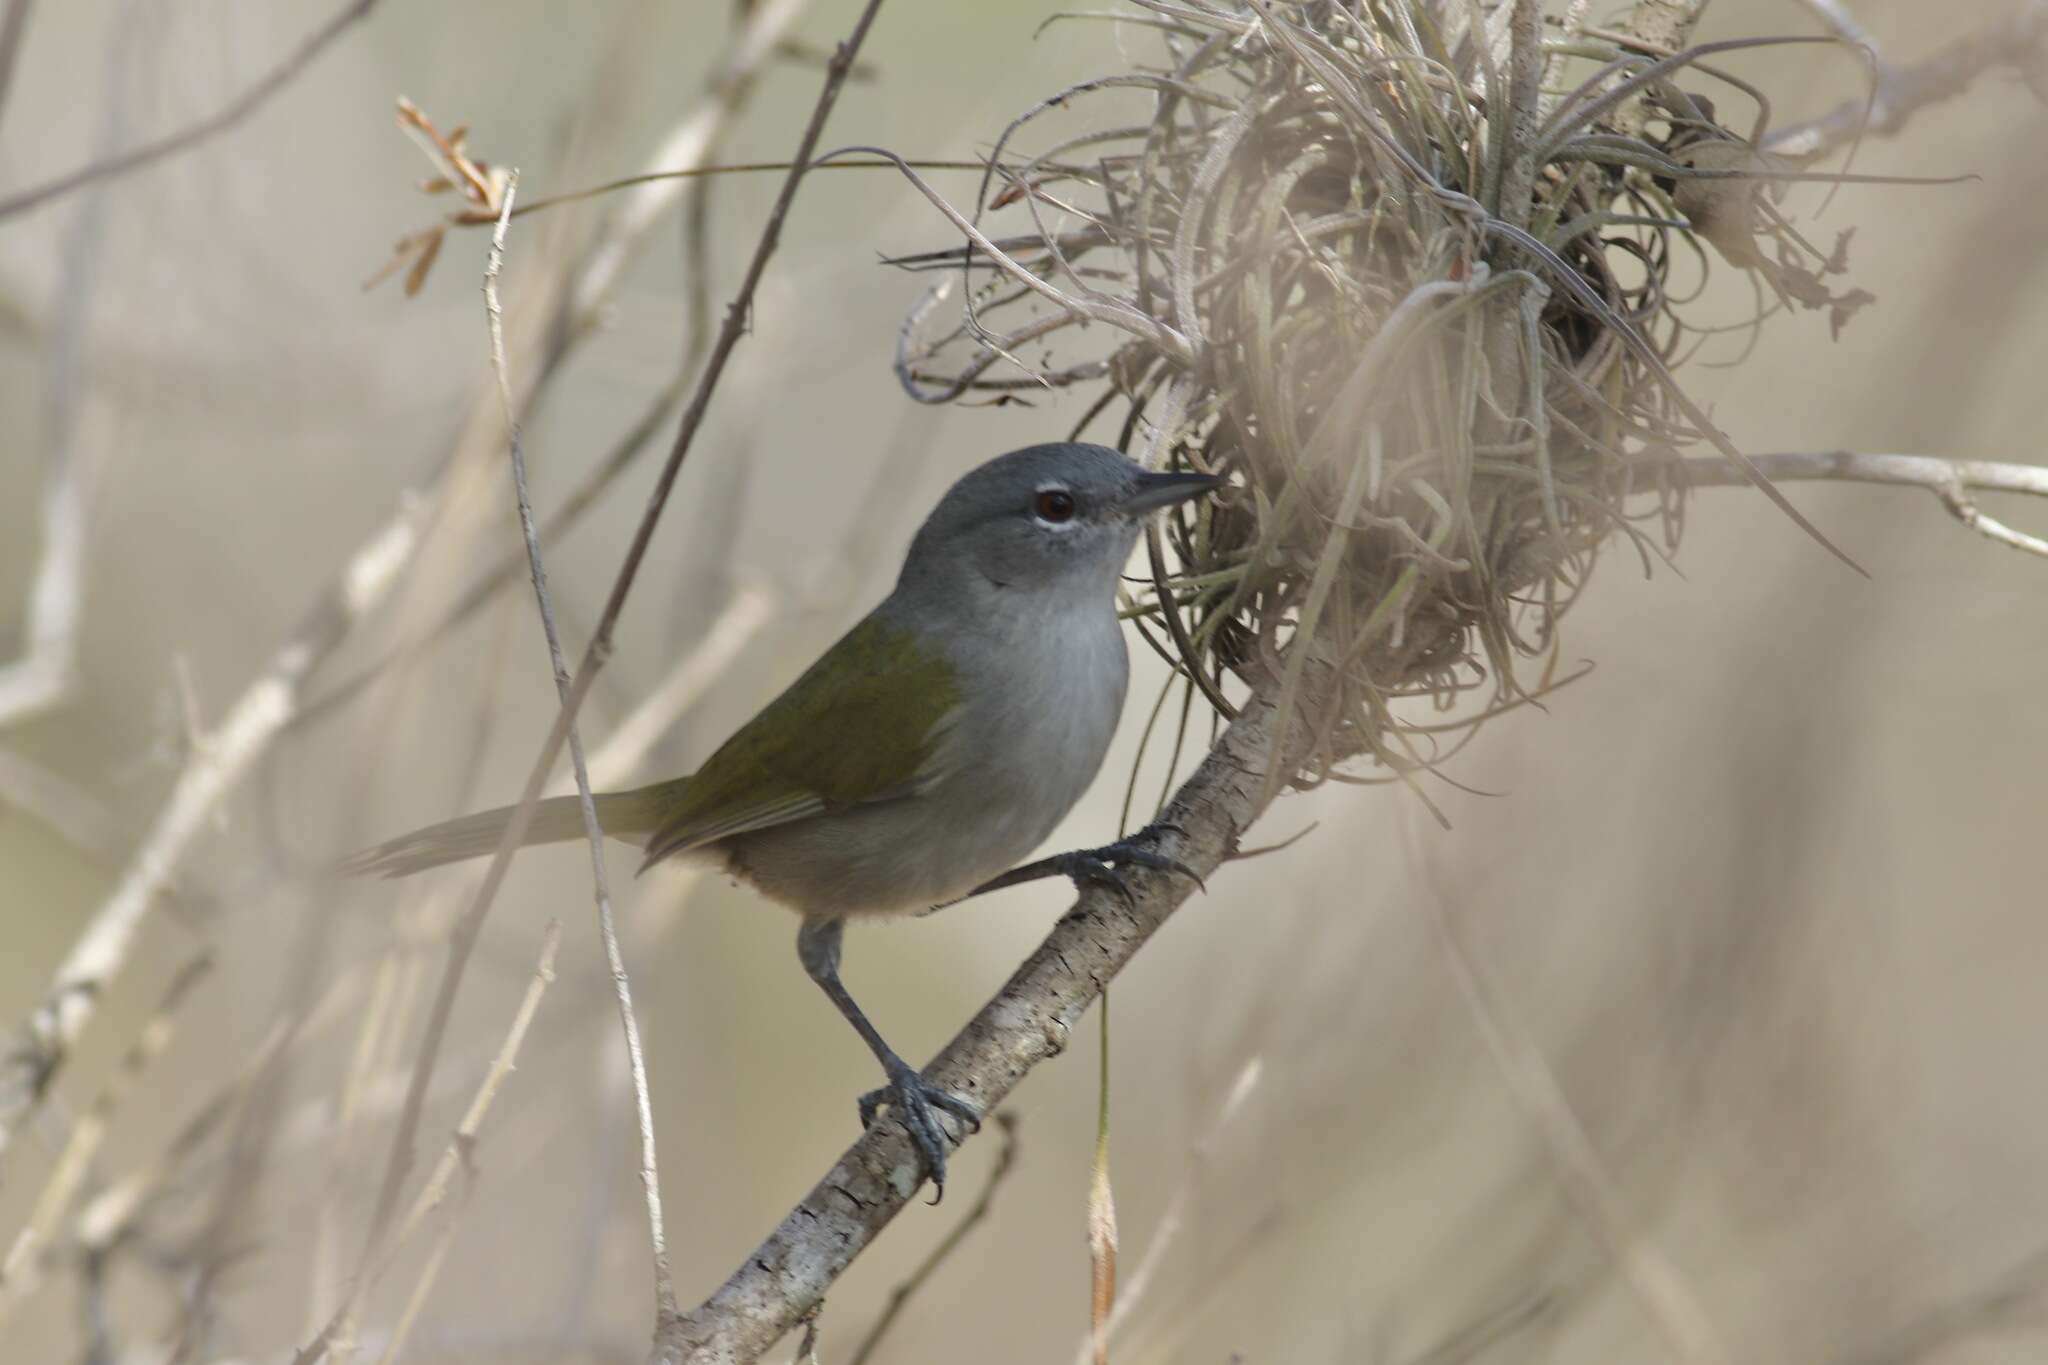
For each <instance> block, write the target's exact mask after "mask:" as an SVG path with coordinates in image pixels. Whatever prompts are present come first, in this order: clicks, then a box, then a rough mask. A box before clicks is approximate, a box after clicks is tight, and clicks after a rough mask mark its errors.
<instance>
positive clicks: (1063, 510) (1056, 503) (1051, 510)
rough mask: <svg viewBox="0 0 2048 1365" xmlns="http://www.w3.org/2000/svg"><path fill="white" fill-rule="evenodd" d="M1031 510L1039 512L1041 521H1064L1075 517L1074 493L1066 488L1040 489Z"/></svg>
mask: <svg viewBox="0 0 2048 1365" xmlns="http://www.w3.org/2000/svg"><path fill="white" fill-rule="evenodd" d="M1031 510H1032V511H1033V512H1036V513H1037V514H1038V519H1039V520H1040V521H1050V522H1062V521H1072V520H1073V519H1074V495H1073V494H1072V493H1069V492H1068V491H1067V490H1066V489H1064V488H1045V489H1041V490H1039V494H1038V497H1037V499H1036V500H1035V501H1034V502H1033V503H1032V504H1031Z"/></svg>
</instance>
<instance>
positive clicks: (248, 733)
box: [0, 497, 426, 1153]
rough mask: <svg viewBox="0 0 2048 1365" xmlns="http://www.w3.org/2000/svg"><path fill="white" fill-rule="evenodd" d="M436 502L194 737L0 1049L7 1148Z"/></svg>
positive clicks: (367, 557) (407, 514)
mask: <svg viewBox="0 0 2048 1365" xmlns="http://www.w3.org/2000/svg"><path fill="white" fill-rule="evenodd" d="M425 508H426V502H425V500H423V499H420V498H417V497H407V498H404V499H401V500H400V504H399V512H398V514H397V515H396V516H395V517H393V518H392V520H391V521H389V522H387V523H386V524H385V525H383V526H382V527H380V528H379V529H378V530H377V531H376V533H375V534H373V535H372V536H371V537H370V538H369V539H368V540H366V541H365V542H363V544H362V545H361V546H359V547H358V548H357V549H356V551H355V552H354V553H353V554H351V555H350V556H349V558H348V559H347V561H346V562H345V563H344V564H343V565H342V569H341V572H340V574H339V575H337V576H336V578H335V580H334V581H333V582H332V583H330V584H329V585H328V587H327V589H326V590H325V592H324V593H323V594H322V595H321V597H320V599H319V600H318V601H317V602H316V603H314V605H313V608H312V610H311V611H309V612H308V613H307V614H306V616H305V618H304V619H303V620H302V621H301V622H300V623H299V625H298V627H297V628H296V629H295V630H293V631H292V632H291V633H290V634H289V635H288V636H286V638H285V640H284V643H283V644H281V645H279V646H278V648H277V649H276V651H275V652H273V653H272V654H271V656H270V660H269V662H268V663H267V664H266V665H265V667H264V668H263V670H262V671H261V672H260V673H258V674H257V676H256V678H255V680H254V681H253V682H251V683H250V684H249V686H248V688H247V689H246V690H245V691H244V692H243V693H242V695H241V697H240V698H239V699H238V700H237V701H236V702H235V704H234V706H233V707H232V708H231V709H230V710H229V712H228V714H227V716H226V717H225V718H224V719H223V720H222V721H221V723H220V725H219V726H218V727H217V728H216V729H214V730H213V731H212V732H210V733H207V734H202V735H195V736H193V737H192V739H193V742H192V749H191V754H190V756H189V757H188V758H187V760H186V763H185V768H184V771H183V772H181V773H180V774H179V776H178V780H177V783H176V785H175V786H174V787H173V788H172V789H171V795H170V799H169V800H168V801H166V802H165V803H164V806H163V809H162V810H161V811H160V812H159V813H158V815H157V818H156V822H155V823H154V824H153V825H152V826H151V828H150V831H149V834H148V835H147V836H146V837H145V838H144V840H143V842H142V845H141V847H140V848H138V849H137V850H136V853H135V856H134V858H133V859H132V860H131V861H130V863H129V865H128V869H127V871H126V872H125V873H124V874H123V875H122V877H121V879H120V881H119V883H118V884H117V885H116V886H115V888H114V892H113V894H112V895H110V896H109V897H108V898H107V900H106V901H105V903H104V904H102V905H101V907H100V909H99V911H98V913H96V914H95V915H94V916H93V917H92V919H91V920H90V921H89V922H88V923H87V925H86V929H85V932H84V933H83V934H81V935H80V936H79V938H78V941H77V942H76V943H75V944H74V945H73V946H72V949H71V952H70V953H69V954H68V955H67V956H66V957H65V959H64V961H63V963H62V964H61V965H60V966H59V967H58V968H57V971H56V974H55V976H54V977H53V978H52V980H51V982H50V985H49V987H48V988H47V989H46V990H45V991H44V992H43V997H42V1001H41V1003H40V1004H38V1005H37V1006H36V1008H35V1011H34V1012H33V1013H32V1014H31V1015H30V1016H29V1018H28V1020H27V1022H26V1023H24V1024H23V1025H22V1028H21V1031H20V1035H19V1036H18V1038H17V1039H16V1041H15V1044H14V1046H13V1048H12V1049H11V1050H10V1051H9V1052H8V1053H7V1055H6V1056H5V1057H0V1153H4V1152H5V1150H6V1147H7V1143H8V1141H9V1139H10V1138H11V1136H12V1135H13V1133H14V1130H15V1129H16V1128H17V1127H19V1126H20V1124H21V1122H22V1120H23V1119H24V1118H26V1117H27V1115H28V1113H29V1111H30V1110H31V1109H33V1108H34V1107H35V1105H36V1103H37V1102H38V1101H39V1100H40V1099H41V1097H42V1095H43V1093H44V1091H45V1090H46V1089H47V1088H48V1086H49V1084H50V1082H51V1080H52V1079H53V1078H54V1076H55V1074H56V1072H57V1070H58V1068H60V1067H61V1066H62V1065H63V1063H64V1060H65V1058H66V1057H67V1056H68V1055H69V1053H70V1050H71V1046H72V1044H74V1043H75V1042H77V1040H78V1037H79V1035H80V1034H81V1033H83V1032H84V1031H85V1027H86V1025H87V1024H89V1023H91V1022H92V1019H93V1017H94V1015H95V1014H96V1013H97V1011H98V1008H99V1003H100V1001H101V1000H102V999H104V998H105V996H106V992H107V989H108V987H109V986H110V985H111V984H112V982H113V979H114V977H115V975H116V974H117V973H118V972H119V971H120V970H121V968H122V967H123V966H124V965H126V963H127V960H128V953H129V951H130V949H131V948H132V947H133V945H134V940H135V935H136V932H137V931H138V930H139V929H140V928H141V927H142V924H143V922H144V921H145V920H146V919H147V918H148V917H149V914H150V912H151V911H152V910H153V909H155V908H156V906H158V905H159V904H161V903H162V900H163V898H164V894H165V892H166V891H168V890H169V888H170V884H171V879H172V877H173V875H174V874H175V873H176V871H177V867H178V864H179V862H180V861H181V860H182V859H183V858H184V856H185V853H186V852H187V850H188V849H189V848H190V847H191V844H192V841H193V840H194V839H195V838H197V837H198V835H199V833H200V831H201V830H203V829H205V828H206V827H207V822H208V821H209V820H210V819H211V817H212V815H213V812H214V809H215V807H216V806H217V805H218V804H219V802H220V800H221V799H222V798H223V797H225V796H226V795H227V794H228V793H229V792H230V791H232V790H234V788H235V786H236V785H237V784H238V783H240V781H241V780H242V779H243V778H244V777H246V776H247V775H248V774H249V771H250V769H251V768H252V767H253V766H254V765H255V763H256V761H257V759H258V758H259V757H260V756H261V755H262V753H263V752H264V750H265V748H266V747H267V746H268V745H269V743H270V741H271V740H272V739H274V738H275V737H276V736H277V734H278V732H279V731H280V730H281V729H282V728H283V726H284V724H285V722H286V721H288V720H289V719H290V718H291V714H292V711H293V709H294V708H295V707H296V705H297V703H298V696H299V689H300V687H301V686H302V685H303V684H304V683H305V680H306V677H307V675H308V674H309V673H311V672H312V670H313V669H314V667H315V666H317V665H318V664H319V662H320V660H322V659H323V658H325V657H326V656H327V654H328V652H329V651H330V650H332V649H333V648H334V647H335V646H336V645H338V644H339V643H340V642H341V641H342V639H343V637H345V636H346V635H347V634H348V632H349V630H350V629H351V628H352V627H353V626H354V625H355V624H356V622H358V621H360V620H361V619H362V618H363V616H364V614H365V613H366V612H368V611H369V610H370V608H371V607H373V606H375V605H376V604H377V603H378V602H379V601H381V600H382V599H383V596H384V594H385V593H386V592H387V591H388V590H389V589H390V587H391V585H392V583H393V582H395V581H396V580H397V578H398V576H399V574H400V573H401V572H402V571H403V570H404V569H405V567H406V565H407V564H408V563H410V562H411V560H412V557H413V554H414V552H415V551H416V550H417V549H418V548H419V538H420V530H421V527H422V524H423V522H424V520H425Z"/></svg>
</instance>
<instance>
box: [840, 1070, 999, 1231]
mask: <svg viewBox="0 0 2048 1365" xmlns="http://www.w3.org/2000/svg"><path fill="white" fill-rule="evenodd" d="M883 1066H884V1068H885V1069H886V1070H887V1071H888V1073H889V1083H888V1084H887V1085H885V1086H883V1087H881V1088H880V1089H879V1090H870V1091H869V1092H868V1093H867V1094H865V1095H862V1096H861V1097H860V1126H861V1127H862V1128H872V1127H874V1126H875V1116H876V1114H877V1113H878V1112H879V1111H880V1110H881V1108H882V1107H883V1106H884V1105H887V1106H888V1107H889V1110H890V1112H892V1113H894V1114H895V1115H896V1117H897V1118H898V1119H899V1120H900V1121H901V1122H902V1124H903V1127H904V1130H905V1131H907V1132H908V1133H909V1134H910V1141H911V1142H912V1144H913V1145H915V1146H916V1148H917V1154H918V1157H919V1159H920V1160H922V1161H923V1162H924V1169H925V1173H926V1174H928V1175H930V1176H931V1178H932V1188H933V1189H934V1190H935V1191H936V1193H934V1194H933V1196H932V1203H934V1204H936V1203H938V1202H939V1201H940V1200H941V1199H944V1198H945V1197H946V1147H947V1144H948V1142H949V1141H950V1139H949V1138H948V1137H947V1134H946V1129H945V1126H944V1125H943V1124H942V1123H940V1121H939V1111H941V1110H943V1111H944V1112H945V1113H948V1114H951V1115H952V1116H953V1117H954V1118H956V1119H958V1120H960V1122H961V1123H962V1124H963V1125H965V1127H966V1129H967V1131H968V1132H970V1133H971V1132H978V1131H979V1130H980V1128H981V1106H980V1105H978V1104H976V1103H975V1102H974V1101H973V1100H970V1099H967V1098H965V1097H964V1096H960V1095H955V1094H954V1093H953V1092H952V1091H950V1090H941V1089H939V1088H938V1087H937V1086H935V1085H927V1084H926V1083H925V1079H924V1077H922V1076H920V1075H919V1074H918V1073H917V1069H916V1068H915V1067H913V1066H911V1065H910V1063H908V1062H906V1061H904V1060H903V1059H902V1058H901V1057H890V1058H887V1059H886V1060H885V1061H884V1062H883Z"/></svg>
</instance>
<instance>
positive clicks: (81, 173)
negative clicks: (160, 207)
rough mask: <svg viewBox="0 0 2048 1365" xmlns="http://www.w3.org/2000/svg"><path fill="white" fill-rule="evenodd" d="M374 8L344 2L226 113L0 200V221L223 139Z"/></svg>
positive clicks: (363, 0)
mask: <svg viewBox="0 0 2048 1365" xmlns="http://www.w3.org/2000/svg"><path fill="white" fill-rule="evenodd" d="M376 6H377V0H349V3H348V4H346V5H344V6H343V7H342V9H341V10H340V12H339V13H337V14H335V15H334V17H333V18H331V19H329V20H328V21H327V22H326V23H325V24H323V25H321V26H320V27H319V28H318V29H317V30H315V31H314V33H313V34H312V36H311V37H309V38H307V39H306V40H305V41H304V42H303V43H301V44H299V46H298V48H297V49H296V50H295V51H293V52H292V54H291V55H290V56H289V57H287V58H285V60H284V61H283V62H282V63H281V64H279V65H278V66H277V67H276V68H274V69H273V70H272V71H271V72H270V73H269V74H268V75H266V76H264V77H263V79H261V80H259V81H257V82H256V83H255V84H254V85H252V86H250V87H249V88H248V89H247V90H244V91H243V92H242V93H241V94H240V95H238V96H236V97H235V99H234V101H233V102H231V103H230V104H229V105H228V106H227V107H226V108H224V109H222V110H221V111H220V112H218V113H216V114H213V115H211V116H209V117H207V118H203V119H201V120H199V122H197V123H195V124H193V125H192V126H191V127H189V128H182V129H180V130H178V131H177V132H175V133H172V134H170V135H169V136H167V137H161V138H158V139H157V140H156V141H154V142H145V143H143V144H142V145H141V146H140V147H134V148H131V149H129V150H128V151H125V152H118V153H116V154H114V155H113V156H108V157H103V158H101V159H99V160H96V161H93V162H91V163H90V164H88V165H85V166H81V167H79V168H78V169H77V170H75V171H68V172H66V173H65V174H63V175H60V176H58V177H57V178H55V179H54V180H46V181H44V182H43V183H42V184H40V185H35V186H32V187H30V188H29V189H25V190H22V191H20V192H19V193H17V194H12V195H9V196H8V197H6V198H5V199H0V219H4V218H11V217H13V216H14V215H15V214H17V213H25V212H27V211H28V210H29V209H32V208H36V207H38V206H40V205H43V204H47V203H49V202H50V201H51V200H53V199H57V198H60V197H62V196H63V195H67V194H69V193H71V192H72V191H73V190H76V189H79V188H81V187H83V186H86V185H90V184H92V183H93V182H95V181H99V180H111V179H114V178H115V177H117V176H123V175H127V174H128V173H129V172H131V171H139V170H141V169H142V168H143V167H144V166H148V165H150V164H152V163H154V162H158V161H161V160H163V159H164V158H165V157H167V156H174V155H176V154H177V153H179V152H182V151H184V150H185V149H186V148H188V147H193V146H196V145H198V144H199V143H201V142H204V141H206V139H208V138H210V137H212V136H214V135H215V134H217V133H224V132H226V131H227V130H228V129H230V128H232V127H234V126H235V125H236V124H238V123H240V122H241V121H242V120H243V119H245V118H247V117H249V115H251V114H253V113H255V112H256V111H257V110H258V109H260V108H262V107H263V105H264V103H265V102H266V101H268V100H269V99H270V97H271V96H273V95H275V94H276V93H277V92H278V91H280V90H282V89H284V88H285V86H287V85H289V84H291V82H292V79H293V78H294V77H296V76H297V75H298V74H299V73H300V72H301V71H304V70H305V69H306V68H307V67H308V66H310V65H312V63H313V59H314V58H316V57H318V56H319V55H320V54H321V52H323V51H324V50H326V48H327V47H328V45H329V44H331V43H332V42H333V41H334V40H335V39H336V38H339V37H340V36H341V35H342V34H343V33H345V32H346V31H347V30H348V29H349V28H350V27H351V26H352V25H354V24H355V23H356V21H357V20H359V19H361V18H363V17H364V16H365V15H367V14H368V13H369V12H370V11H371V10H373V9H375V8H376Z"/></svg>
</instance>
